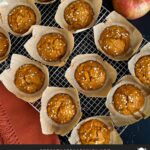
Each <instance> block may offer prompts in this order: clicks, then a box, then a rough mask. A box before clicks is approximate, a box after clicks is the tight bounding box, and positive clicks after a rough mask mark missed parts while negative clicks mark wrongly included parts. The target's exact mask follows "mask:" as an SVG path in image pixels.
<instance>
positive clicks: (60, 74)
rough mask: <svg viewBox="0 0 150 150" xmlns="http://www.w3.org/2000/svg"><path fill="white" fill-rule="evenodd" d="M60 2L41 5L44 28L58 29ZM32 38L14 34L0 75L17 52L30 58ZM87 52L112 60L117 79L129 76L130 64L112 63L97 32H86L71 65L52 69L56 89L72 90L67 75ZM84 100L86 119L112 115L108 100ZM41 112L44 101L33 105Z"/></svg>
mask: <svg viewBox="0 0 150 150" xmlns="http://www.w3.org/2000/svg"><path fill="white" fill-rule="evenodd" d="M59 3H60V2H59V1H56V2H55V3H53V4H52V5H40V4H38V5H37V6H38V8H39V10H40V11H41V14H42V23H41V24H42V25H46V26H56V27H57V26H58V25H57V24H56V22H55V20H54V16H55V13H56V10H57V7H58V5H59ZM109 13H110V12H109V11H108V10H107V9H106V8H105V7H104V6H102V9H101V12H100V15H99V18H98V21H97V23H99V22H104V21H105V18H106V16H107V15H109ZM30 37H31V35H28V36H26V37H23V38H20V37H19V38H17V37H14V36H13V35H10V38H11V41H12V49H11V53H10V56H9V58H8V59H7V60H6V61H5V62H4V63H2V64H0V73H1V72H2V71H3V70H4V69H6V68H8V67H9V64H10V59H11V55H12V54H13V53H17V54H22V55H25V56H28V57H29V58H30V56H29V55H28V53H27V52H26V50H25V49H24V47H23V45H24V44H25V43H26V41H27V40H28V39H29V38H30ZM146 43H147V41H146V40H143V43H142V45H141V47H142V46H144V45H145V44H146ZM87 53H97V54H99V55H101V56H102V58H103V59H105V60H106V61H108V62H109V63H110V64H112V65H113V66H114V67H115V68H116V69H117V72H118V77H117V79H119V78H121V77H122V76H124V75H125V74H128V73H129V72H128V69H127V68H128V65H127V62H126V61H123V62H115V61H112V60H110V59H109V58H108V57H106V56H105V55H104V54H102V53H101V52H100V51H99V50H97V49H96V46H95V44H94V36H93V30H92V29H89V30H87V31H84V32H82V33H78V34H76V35H75V48H74V51H73V53H72V55H71V56H70V59H69V60H68V62H67V64H66V65H65V66H64V67H62V68H57V67H48V69H49V74H50V85H52V86H58V87H70V86H71V85H70V84H69V83H68V81H67V80H66V79H65V77H64V74H65V71H66V70H67V68H68V67H69V65H70V62H71V60H72V58H73V57H75V56H76V55H78V54H87ZM79 96H80V100H81V106H82V112H83V116H82V119H84V118H87V117H91V116H95V115H108V114H109V112H108V110H107V108H106V107H105V104H104V103H105V98H87V97H85V96H84V95H82V94H80V95H79ZM31 105H32V106H33V107H34V108H35V109H36V110H37V111H38V112H39V111H40V107H41V102H40V100H38V101H37V102H35V103H34V104H31ZM126 128H127V126H126V127H119V128H116V129H117V131H118V132H119V133H120V134H122V133H123V132H124V130H125V129H126ZM68 136H69V135H67V136H65V137H60V139H61V143H62V144H69V142H68Z"/></svg>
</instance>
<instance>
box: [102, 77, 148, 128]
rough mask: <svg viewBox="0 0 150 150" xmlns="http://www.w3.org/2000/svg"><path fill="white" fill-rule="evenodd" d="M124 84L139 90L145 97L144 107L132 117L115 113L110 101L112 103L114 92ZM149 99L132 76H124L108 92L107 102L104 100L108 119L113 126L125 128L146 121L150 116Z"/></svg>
mask: <svg viewBox="0 0 150 150" xmlns="http://www.w3.org/2000/svg"><path fill="white" fill-rule="evenodd" d="M124 84H132V85H134V86H136V87H138V88H139V89H141V90H142V92H143V94H144V96H145V103H144V106H143V107H142V108H141V109H140V111H139V112H136V113H134V116H133V115H123V114H121V113H119V112H118V111H116V109H115V108H114V106H113V104H112V101H113V94H114V93H115V91H116V90H117V89H118V88H119V87H120V86H122V85H124ZM149 98H150V97H149V96H148V93H147V92H146V91H145V90H144V89H143V88H142V86H140V85H139V84H138V83H137V82H136V81H135V80H134V78H133V77H132V76H130V75H126V76H124V77H123V78H122V79H121V80H119V82H118V83H117V84H116V85H115V86H114V87H113V88H112V89H111V90H110V92H109V93H108V95H107V100H106V103H105V104H106V107H107V108H108V109H109V111H110V117H111V118H112V120H113V122H114V124H115V126H125V125H130V124H134V123H136V122H138V121H140V120H141V119H146V118H147V117H149V116H150V101H149V100H150V99H149Z"/></svg>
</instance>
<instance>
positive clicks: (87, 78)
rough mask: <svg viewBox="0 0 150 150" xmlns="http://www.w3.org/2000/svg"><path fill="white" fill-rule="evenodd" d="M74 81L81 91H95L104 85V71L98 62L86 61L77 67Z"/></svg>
mask: <svg viewBox="0 0 150 150" xmlns="http://www.w3.org/2000/svg"><path fill="white" fill-rule="evenodd" d="M75 79H76V81H77V82H78V84H79V85H80V87H81V88H82V89H84V90H96V89H99V88H101V87H102V86H103V85H104V84H105V81H106V71H105V69H104V67H103V66H102V65H101V64H100V63H99V62H96V61H92V60H91V61H87V62H84V63H82V64H80V65H79V66H78V67H77V69H76V71H75Z"/></svg>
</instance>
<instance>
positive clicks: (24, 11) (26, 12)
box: [8, 5, 36, 34]
mask: <svg viewBox="0 0 150 150" xmlns="http://www.w3.org/2000/svg"><path fill="white" fill-rule="evenodd" d="M8 24H9V26H10V28H11V29H12V31H13V32H15V33H18V34H24V33H25V32H27V31H28V30H29V29H30V27H31V26H32V25H35V24H36V14H35V12H34V11H33V10H32V9H31V8H30V7H28V6H24V5H20V6H17V7H15V8H14V9H12V10H11V11H10V13H9V15H8Z"/></svg>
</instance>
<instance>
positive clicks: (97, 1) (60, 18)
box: [55, 0, 102, 33]
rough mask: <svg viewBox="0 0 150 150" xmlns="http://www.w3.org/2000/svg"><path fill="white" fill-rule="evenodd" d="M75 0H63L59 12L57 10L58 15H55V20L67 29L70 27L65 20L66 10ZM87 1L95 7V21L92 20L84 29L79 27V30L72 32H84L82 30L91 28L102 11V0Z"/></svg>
mask: <svg viewBox="0 0 150 150" xmlns="http://www.w3.org/2000/svg"><path fill="white" fill-rule="evenodd" d="M74 1H75V0H63V1H61V2H62V3H61V4H60V5H59V6H58V9H57V12H56V15H55V20H56V22H57V23H58V24H59V25H60V26H61V27H62V28H64V29H67V30H69V28H68V24H67V22H66V21H65V18H64V10H65V8H66V7H67V6H68V5H69V4H70V3H72V2H74ZM85 1H86V2H88V3H89V4H90V5H91V6H92V8H93V11H94V18H93V21H92V22H91V24H90V25H89V26H88V27H86V28H83V29H79V30H76V31H73V30H72V31H71V32H72V33H79V32H82V31H85V30H87V29H89V28H91V27H92V26H93V25H94V24H95V22H96V20H97V18H98V16H99V13H100V10H101V6H102V0H92V1H91V0H85Z"/></svg>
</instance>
